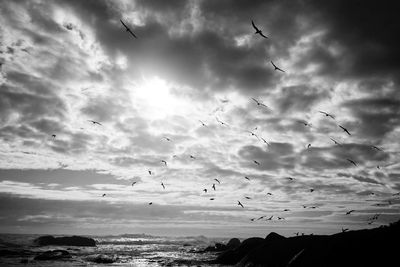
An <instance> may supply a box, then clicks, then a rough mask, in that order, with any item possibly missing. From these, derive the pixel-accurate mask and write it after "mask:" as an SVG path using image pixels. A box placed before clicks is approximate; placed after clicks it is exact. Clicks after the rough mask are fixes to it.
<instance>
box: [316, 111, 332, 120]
mask: <svg viewBox="0 0 400 267" xmlns="http://www.w3.org/2000/svg"><path fill="white" fill-rule="evenodd" d="M319 113H322V114H324V115H325V116H326V117H331V118H332V119H335V117H334V116H333V115H331V114H329V113H326V112H324V111H319Z"/></svg>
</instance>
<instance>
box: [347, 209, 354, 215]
mask: <svg viewBox="0 0 400 267" xmlns="http://www.w3.org/2000/svg"><path fill="white" fill-rule="evenodd" d="M352 212H355V210H349V211H348V212H346V215H350V214H351V213H352Z"/></svg>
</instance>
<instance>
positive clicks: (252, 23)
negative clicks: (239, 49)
mask: <svg viewBox="0 0 400 267" xmlns="http://www.w3.org/2000/svg"><path fill="white" fill-rule="evenodd" d="M251 25H253V28H254V29H255V30H256V31H259V29H258V28H257V27H256V25H255V24H254V21H251Z"/></svg>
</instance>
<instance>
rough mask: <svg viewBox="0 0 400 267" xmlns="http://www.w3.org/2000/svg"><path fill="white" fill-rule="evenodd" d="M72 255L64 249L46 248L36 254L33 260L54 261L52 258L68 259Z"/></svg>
mask: <svg viewBox="0 0 400 267" xmlns="http://www.w3.org/2000/svg"><path fill="white" fill-rule="evenodd" d="M71 257H72V256H71V254H69V252H68V251H66V250H60V249H56V250H48V251H45V252H43V253H41V254H39V255H37V256H36V257H35V258H34V260H36V261H54V260H68V259H70V258H71Z"/></svg>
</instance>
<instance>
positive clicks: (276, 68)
mask: <svg viewBox="0 0 400 267" xmlns="http://www.w3.org/2000/svg"><path fill="white" fill-rule="evenodd" d="M271 64H272V66H274V70H278V71H281V72H285V71H284V70H282V69H280V68H278V67H277V66H276V65H275V64H274V62H272V61H271Z"/></svg>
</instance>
